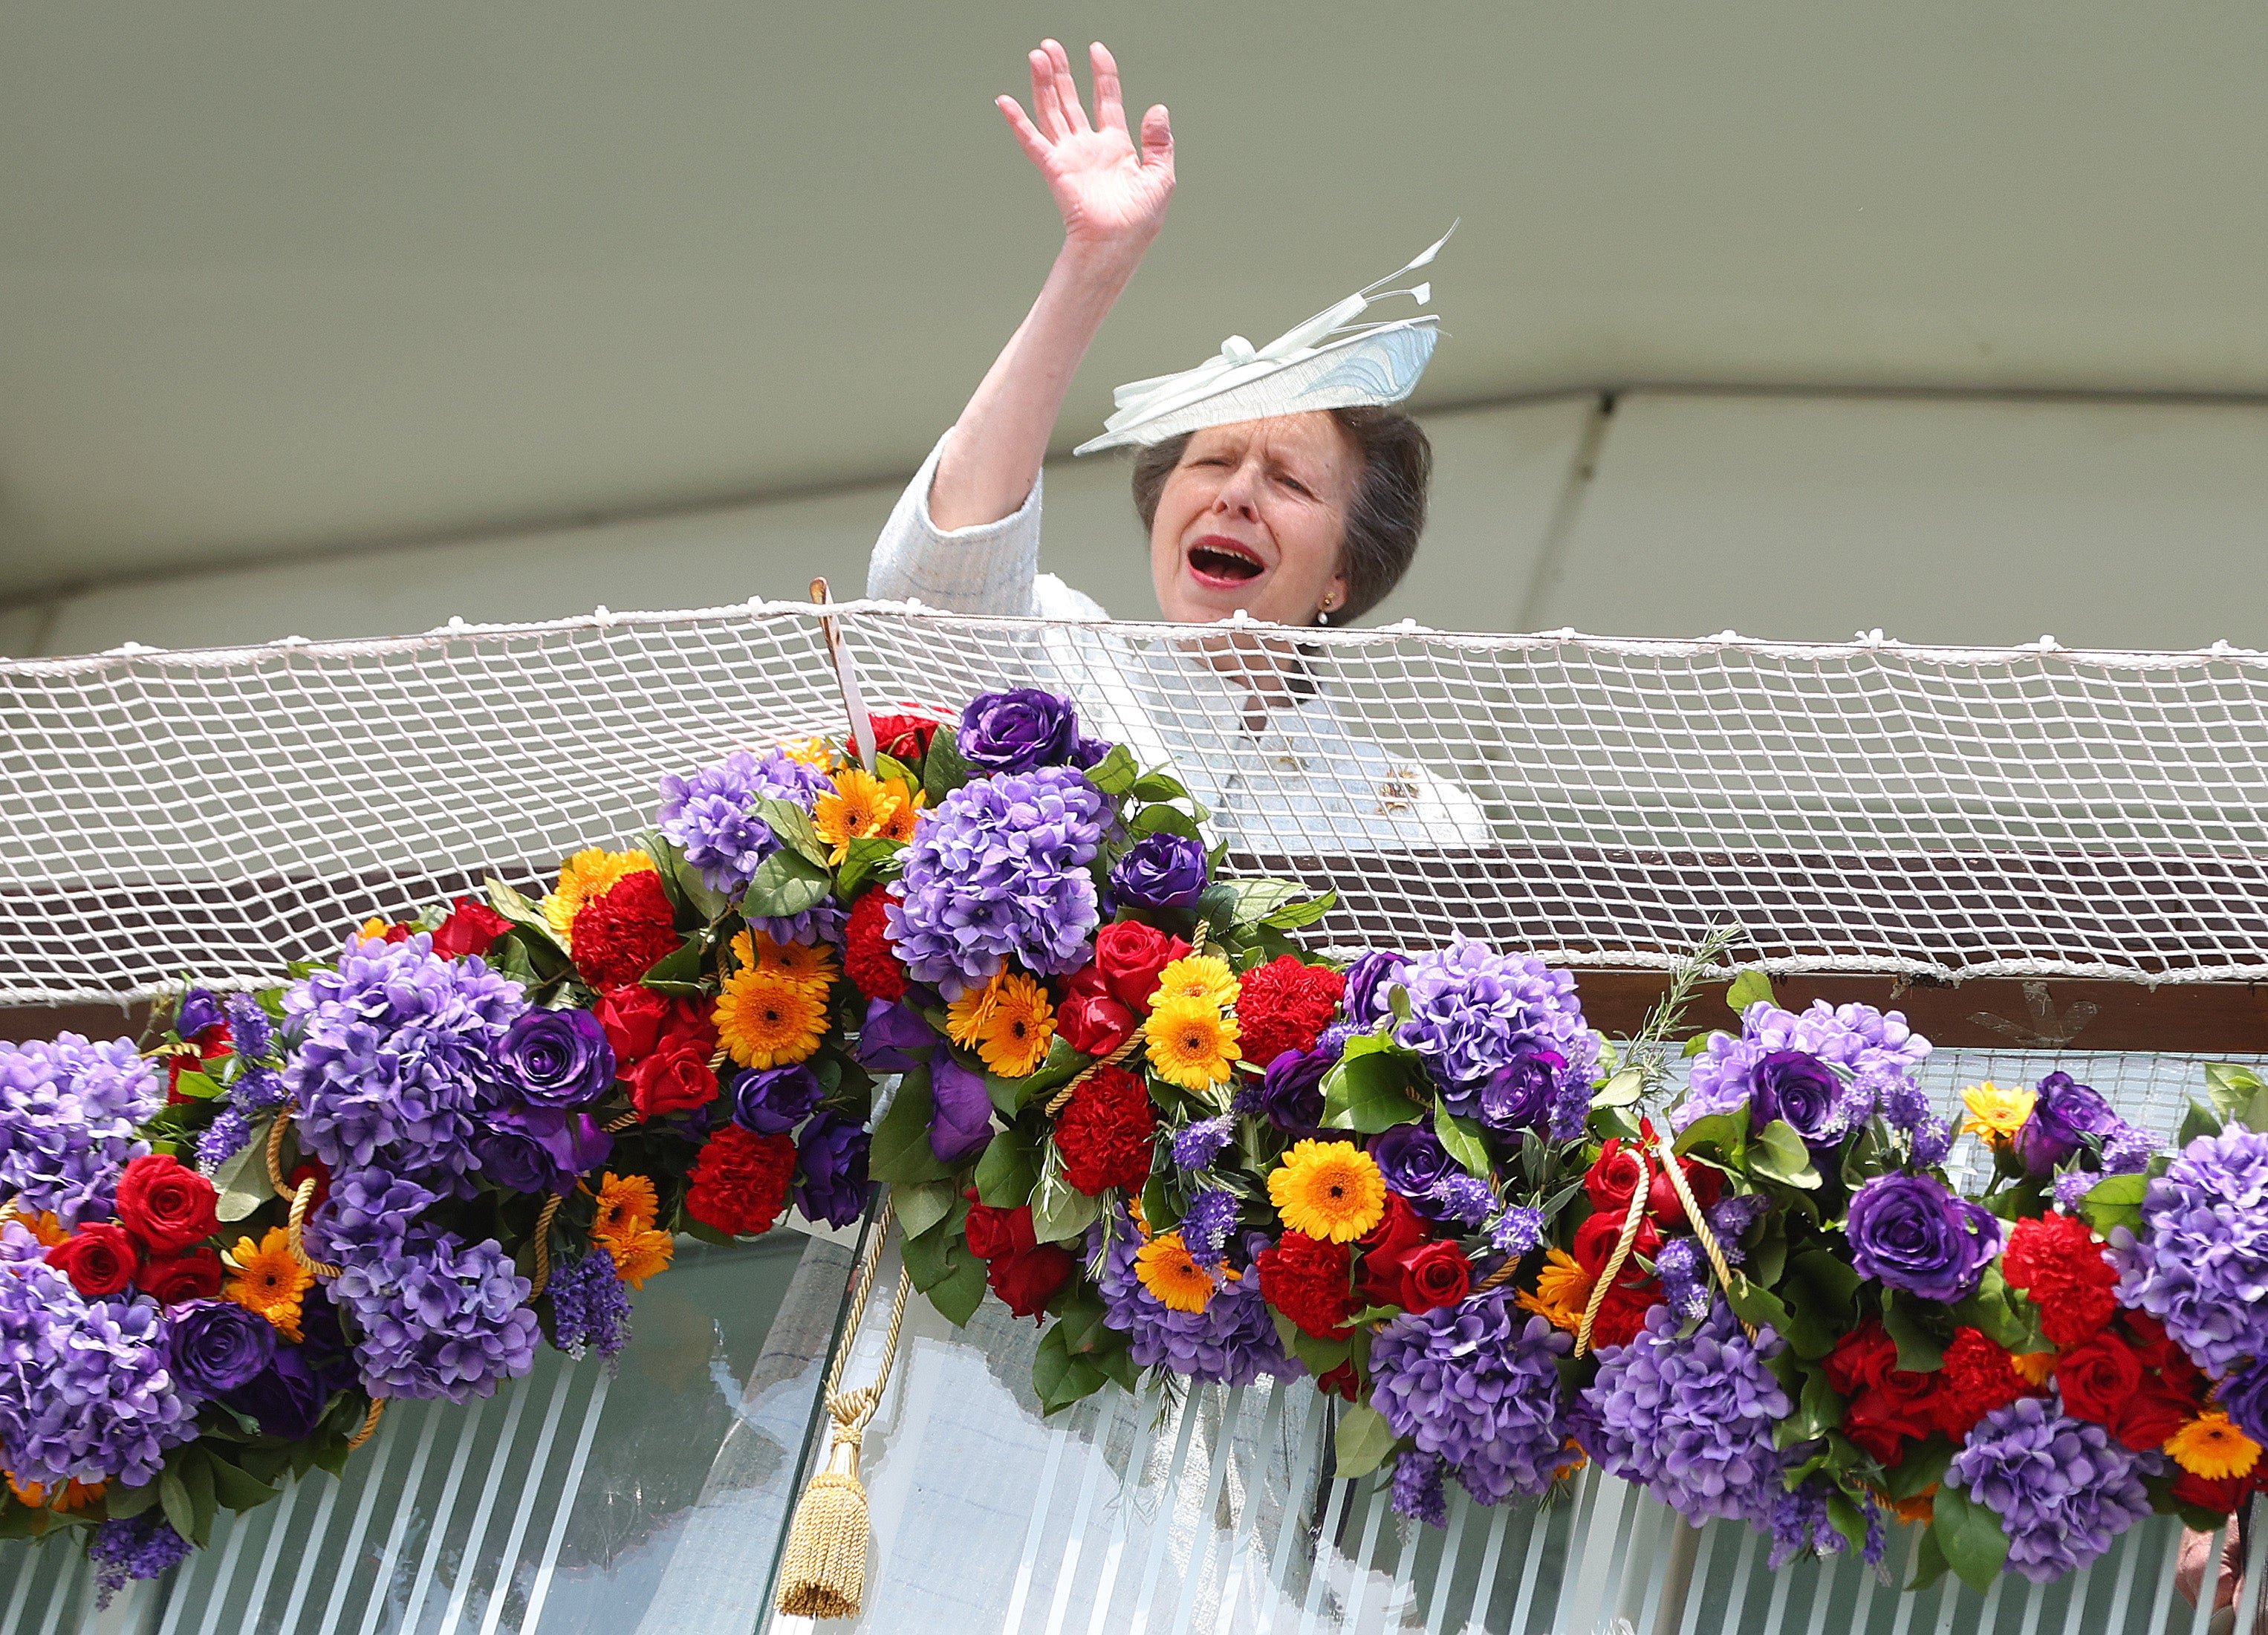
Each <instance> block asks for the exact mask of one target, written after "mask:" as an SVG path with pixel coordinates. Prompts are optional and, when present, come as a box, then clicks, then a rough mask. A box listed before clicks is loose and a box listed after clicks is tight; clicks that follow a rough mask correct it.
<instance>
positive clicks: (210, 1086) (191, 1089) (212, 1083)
mask: <svg viewBox="0 0 2268 1635" xmlns="http://www.w3.org/2000/svg"><path fill="white" fill-rule="evenodd" d="M173 1088H174V1089H176V1090H178V1091H180V1093H181V1094H183V1095H186V1096H194V1097H195V1098H196V1099H197V1100H198V1101H211V1100H212V1099H213V1098H214V1097H215V1096H217V1095H218V1094H220V1085H219V1084H218V1082H217V1081H216V1080H215V1079H213V1078H212V1077H211V1076H210V1075H209V1074H206V1073H201V1072H198V1071H197V1070H196V1069H195V1068H194V1067H185V1068H183V1069H182V1070H181V1071H180V1073H179V1074H178V1075H177V1076H176V1077H175V1078H174V1079H173Z"/></svg>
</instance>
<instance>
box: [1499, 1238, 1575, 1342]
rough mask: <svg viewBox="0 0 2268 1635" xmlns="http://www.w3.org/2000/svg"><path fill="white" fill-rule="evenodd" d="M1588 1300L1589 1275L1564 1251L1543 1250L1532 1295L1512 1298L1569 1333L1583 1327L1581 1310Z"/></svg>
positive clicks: (1526, 1294)
mask: <svg viewBox="0 0 2268 1635" xmlns="http://www.w3.org/2000/svg"><path fill="white" fill-rule="evenodd" d="M1590 1299H1591V1274H1590V1273H1589V1272H1587V1271H1585V1270H1583V1268H1582V1266H1581V1264H1580V1263H1579V1262H1578V1261H1577V1260H1576V1259H1575V1257H1574V1256H1572V1255H1570V1254H1569V1253H1568V1252H1567V1251H1566V1250H1565V1249H1550V1250H1547V1251H1546V1252H1545V1254H1544V1256H1543V1270H1542V1271H1539V1272H1538V1273H1536V1274H1535V1293H1533V1294H1529V1293H1520V1294H1518V1295H1515V1296H1514V1297H1513V1300H1514V1301H1515V1303H1516V1304H1517V1305H1519V1307H1521V1309H1522V1310H1523V1311H1532V1312H1534V1313H1535V1315H1537V1316H1539V1317H1541V1318H1543V1320H1544V1322H1548V1323H1550V1325H1551V1326H1552V1327H1553V1328H1555V1329H1565V1330H1566V1331H1567V1332H1568V1333H1570V1334H1572V1333H1574V1332H1575V1330H1576V1329H1580V1328H1581V1327H1582V1326H1583V1307H1585V1306H1587V1305H1588V1304H1589V1303H1590Z"/></svg>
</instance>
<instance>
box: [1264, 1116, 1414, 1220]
mask: <svg viewBox="0 0 2268 1635" xmlns="http://www.w3.org/2000/svg"><path fill="white" fill-rule="evenodd" d="M1268 1201H1269V1202H1270V1203H1271V1204H1275V1205H1276V1212H1277V1213H1278V1214H1279V1215H1281V1216H1282V1217H1283V1218H1284V1224H1285V1226H1289V1227H1291V1229H1292V1231H1294V1232H1304V1233H1306V1234H1307V1235H1308V1236H1309V1237H1311V1238H1329V1240H1330V1241H1332V1242H1334V1243H1351V1242H1353V1241H1355V1240H1356V1239H1357V1238H1359V1237H1360V1236H1361V1235H1362V1234H1364V1233H1366V1232H1367V1231H1369V1230H1370V1229H1371V1228H1372V1227H1373V1226H1376V1225H1377V1224H1378V1223H1379V1221H1380V1219H1381V1218H1382V1217H1383V1216H1384V1215H1385V1213H1386V1178H1385V1177H1384V1176H1383V1175H1380V1174H1379V1173H1378V1165H1377V1163H1376V1161H1375V1160H1373V1159H1372V1157H1371V1156H1370V1154H1369V1153H1366V1152H1364V1151H1363V1150H1362V1149H1361V1148H1360V1147H1359V1146H1356V1145H1353V1143H1351V1142H1347V1141H1317V1140H1314V1139H1313V1138H1310V1139H1308V1140H1306V1141H1302V1142H1300V1143H1299V1144H1298V1145H1295V1146H1294V1147H1292V1150H1291V1151H1290V1152H1288V1153H1285V1154H1284V1161H1283V1163H1282V1164H1281V1165H1279V1166H1278V1167H1276V1168H1275V1169H1274V1170H1272V1171H1270V1173H1269V1176H1268Z"/></svg>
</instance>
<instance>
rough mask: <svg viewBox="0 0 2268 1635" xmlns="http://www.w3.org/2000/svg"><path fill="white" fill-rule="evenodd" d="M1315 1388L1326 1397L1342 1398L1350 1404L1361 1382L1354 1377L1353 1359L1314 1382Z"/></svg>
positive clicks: (1360, 1386)
mask: <svg viewBox="0 0 2268 1635" xmlns="http://www.w3.org/2000/svg"><path fill="white" fill-rule="evenodd" d="M1315 1388H1316V1389H1317V1390H1319V1391H1321V1392H1322V1394H1323V1395H1324V1396H1344V1397H1345V1398H1346V1400H1347V1401H1349V1402H1352V1401H1354V1399H1355V1395H1356V1393H1357V1392H1359V1390H1361V1388H1362V1382H1361V1381H1359V1380H1357V1379H1356V1378H1355V1375H1354V1359H1353V1358H1351V1357H1350V1358H1348V1359H1346V1360H1345V1361H1344V1362H1343V1363H1341V1364H1340V1365H1339V1366H1337V1367H1336V1368H1334V1369H1332V1370H1331V1371H1330V1372H1329V1374H1324V1375H1323V1376H1322V1378H1321V1379H1319V1380H1317V1381H1315Z"/></svg>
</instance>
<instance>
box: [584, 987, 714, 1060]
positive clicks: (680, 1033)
mask: <svg viewBox="0 0 2268 1635" xmlns="http://www.w3.org/2000/svg"><path fill="white" fill-rule="evenodd" d="M591 1008H592V1013H593V1015H595V1016H596V1017H598V1019H599V1024H600V1026H601V1027H604V1028H605V1029H606V1030H607V1042H608V1044H609V1045H611V1046H612V1047H613V1048H614V1052H615V1063H616V1064H617V1065H618V1066H622V1067H625V1068H626V1067H628V1066H629V1065H630V1064H631V1063H633V1062H636V1061H637V1059H638V1058H639V1057H644V1056H650V1055H652V1053H653V1049H654V1047H655V1046H656V1045H658V1044H659V1043H660V1042H662V1041H663V1040H664V1039H689V1040H692V1041H693V1042H695V1043H696V1044H699V1045H701V1046H702V1047H703V1049H708V1050H711V1051H713V1050H715V1049H716V1048H717V1031H716V1029H715V1028H714V1027H711V1025H710V1021H709V1018H708V1016H707V1014H706V1013H704V1012H703V1009H702V1007H700V1006H698V1005H695V1004H694V1003H693V1002H692V1001H691V1000H689V999H674V998H670V996H669V995H667V994H666V993H656V992H655V991H653V990H652V989H651V988H609V989H608V990H607V991H605V992H604V993H602V994H600V996H599V1002H598V1004H596V1005H593V1006H592V1007H591Z"/></svg>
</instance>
